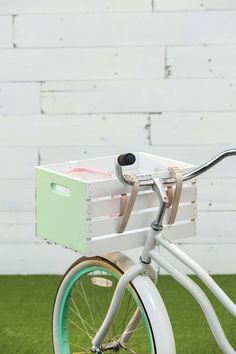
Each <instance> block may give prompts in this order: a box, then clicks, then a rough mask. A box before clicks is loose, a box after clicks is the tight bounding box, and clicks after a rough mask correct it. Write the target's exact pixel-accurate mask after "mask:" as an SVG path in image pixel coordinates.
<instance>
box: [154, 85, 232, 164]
mask: <svg viewBox="0 0 236 354" xmlns="http://www.w3.org/2000/svg"><path fill="white" fill-rule="evenodd" d="M216 81H218V80H212V81H211V83H212V85H214V83H215V85H216V86H217V82H216ZM203 85H204V83H203ZM199 89H200V87H199ZM201 90H202V92H203V91H204V87H202V89H201ZM212 90H213V87H212ZM199 95H200V96H201V94H200V93H199ZM206 95H207V93H206ZM209 96H210V93H209V95H208V98H210V97H209ZM216 97H217V95H216V96H215V99H217V98H216ZM192 98H193V96H192ZM208 98H207V99H208ZM210 99H211V98H210ZM212 99H213V96H212ZM227 99H229V101H231V99H230V95H229V96H228V98H227ZM196 101H198V99H196ZM231 102H233V101H231ZM199 103H200V102H199ZM208 103H209V104H210V102H208ZM212 103H213V102H212ZM200 104H201V103H200ZM215 106H217V102H216V103H215ZM216 109H217V108H216ZM176 122H178V124H176ZM160 127H161V129H162V131H163V132H166V134H157V132H158V131H159V129H160ZM170 127H172V129H170ZM235 129H236V114H235V112H232V113H231V112H215V113H214V112H205V113H204V112H199V113H176V112H175V113H163V114H154V115H152V116H151V143H152V144H153V145H159V144H160V145H162V144H164V145H168V144H169V145H179V144H184V145H200V144H201V145H212V144H214V145H216V144H218V145H230V144H231V146H234V144H235V133H234V132H235ZM216 131H217V132H220V133H219V134H216ZM167 132H168V134H167ZM196 132H197V133H196ZM202 158H203V159H204V156H202ZM203 162H204V161H203Z"/></svg>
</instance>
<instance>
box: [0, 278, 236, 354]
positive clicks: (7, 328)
mask: <svg viewBox="0 0 236 354" xmlns="http://www.w3.org/2000/svg"><path fill="white" fill-rule="evenodd" d="M192 278H193V279H194V280H196V278H195V277H192ZM60 279H61V277H59V276H0V354H52V353H53V350H52V345H51V313H52V306H53V301H54V295H55V292H56V289H57V286H58V284H59V282H60ZM214 279H215V280H216V281H217V283H218V284H219V285H220V286H221V287H222V288H223V289H224V290H225V291H226V293H227V294H228V295H229V296H230V297H231V299H232V300H233V301H234V302H236V275H218V276H214ZM197 282H198V284H200V282H199V281H197ZM201 286H202V285H201ZM158 288H159V290H160V292H161V295H162V296H163V299H164V301H165V304H166V306H167V309H168V312H169V315H170V318H171V322H172V325H173V329H174V334H175V340H176V347H177V353H178V354H220V353H221V351H220V350H219V349H218V347H217V345H216V344H215V341H214V339H213V337H212V334H211V332H210V330H209V328H208V325H207V322H206V320H205V318H204V316H203V314H202V312H201V310H200V308H199V306H198V304H197V303H196V301H195V300H194V299H193V298H192V297H191V296H190V295H189V294H188V293H187V292H186V291H185V290H184V289H183V288H182V287H181V286H180V285H179V284H177V283H176V282H175V281H174V280H173V279H171V278H170V277H169V276H160V277H159V281H158ZM204 289H205V288H204ZM207 293H208V294H209V292H208V291H207ZM209 295H210V296H209V298H210V299H211V300H212V303H213V304H214V306H215V309H216V311H217V314H218V316H219V318H220V320H221V322H222V325H223V328H224V330H225V333H226V335H227V337H228V339H229V340H230V342H231V344H232V345H233V346H234V348H235V349H236V320H235V318H233V316H231V315H230V314H229V313H228V312H227V311H226V310H225V309H224V308H223V306H222V305H221V304H219V302H218V301H217V300H216V299H215V298H214V297H213V296H211V294H209ZM141 354H145V353H141Z"/></svg>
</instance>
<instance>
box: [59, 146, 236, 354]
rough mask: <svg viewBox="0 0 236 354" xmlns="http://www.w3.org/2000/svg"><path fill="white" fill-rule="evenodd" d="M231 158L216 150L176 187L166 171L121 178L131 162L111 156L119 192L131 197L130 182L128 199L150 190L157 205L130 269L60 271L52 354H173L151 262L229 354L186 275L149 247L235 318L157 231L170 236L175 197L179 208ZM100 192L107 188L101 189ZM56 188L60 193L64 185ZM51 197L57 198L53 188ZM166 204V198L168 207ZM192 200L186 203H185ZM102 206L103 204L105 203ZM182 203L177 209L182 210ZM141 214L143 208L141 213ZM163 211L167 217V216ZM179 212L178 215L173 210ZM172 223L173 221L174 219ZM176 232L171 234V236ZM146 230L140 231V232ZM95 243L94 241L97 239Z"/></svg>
mask: <svg viewBox="0 0 236 354" xmlns="http://www.w3.org/2000/svg"><path fill="white" fill-rule="evenodd" d="M232 155H236V149H235V150H234V149H232V150H227V151H224V152H223V153H221V154H220V155H218V156H216V157H215V158H213V159H212V160H210V161H209V162H207V163H206V164H204V165H202V166H200V167H199V168H195V169H191V171H188V172H186V173H184V174H182V177H181V181H180V180H179V178H180V176H179V175H178V171H177V172H176V171H175V173H174V172H173V171H172V173H169V172H168V173H167V172H166V174H164V175H163V173H162V176H161V177H158V176H156V175H155V173H152V174H142V175H141V174H139V175H135V176H134V175H133V174H132V176H130V174H129V175H127V174H124V173H123V168H124V167H125V166H131V165H132V164H134V163H135V156H134V155H133V154H130V153H129V154H125V155H120V156H119V158H118V160H117V161H118V162H117V164H116V175H117V178H118V179H119V180H120V182H122V184H123V185H126V187H127V188H128V190H129V192H130V188H133V189H132V192H133V191H134V185H135V183H136V184H137V185H138V186H139V190H138V192H139V193H138V192H137V193H136V198H137V195H139V194H140V193H141V194H140V195H141V196H143V198H145V200H149V199H148V198H149V197H150V191H151V192H152V193H151V195H152V198H153V195H154V196H156V198H157V199H158V201H159V202H158V203H159V204H158V208H157V209H155V211H157V210H158V212H157V215H156V218H155V220H154V221H153V222H152V223H151V227H149V233H148V235H147V233H146V236H144V237H143V238H142V240H143V241H142V244H143V249H142V252H141V254H140V261H139V262H137V263H135V262H134V261H132V260H131V259H130V258H128V257H127V256H126V255H124V254H123V253H122V252H111V253H109V254H106V255H103V256H96V255H92V256H90V257H87V256H86V257H82V258H80V259H79V260H78V261H76V262H75V263H74V264H73V265H72V266H71V267H70V268H69V269H68V271H67V272H66V274H65V275H64V277H63V280H62V282H61V284H60V286H59V289H58V292H57V295H56V299H55V304H54V310H53V345H54V351H55V354H82V353H84V354H85V353H96V354H103V353H114V352H117V353H133V354H135V353H139V354H144V353H145V354H148V353H152V354H175V353H176V349H175V341H174V336H173V331H172V327H171V323H170V320H169V317H168V314H167V311H166V308H165V305H164V303H163V300H162V298H161V296H160V294H159V292H158V289H157V287H156V281H157V271H156V268H155V267H153V266H152V263H153V261H154V263H155V264H156V263H157V264H158V265H159V266H160V267H162V268H163V269H164V270H165V271H166V272H167V273H168V274H170V275H171V276H172V277H173V278H174V279H175V280H177V281H178V282H179V283H180V284H181V285H182V286H183V287H184V288H185V289H187V290H188V291H189V292H190V293H191V294H192V295H193V296H194V298H195V299H196V300H197V301H198V303H199V305H200V306H201V308H202V311H203V312H204V315H205V316H206V319H207V321H208V324H209V326H210V328H211V331H212V333H213V335H214V337H215V340H216V342H217V343H218V345H219V347H220V349H221V351H222V352H223V353H225V354H233V353H236V352H235V350H234V349H233V348H232V346H231V345H230V344H229V342H228V340H227V338H226V336H225V334H224V332H223V330H222V327H221V325H220V322H219V320H218V318H217V316H216V313H215V311H214V309H213V307H212V305H211V303H210V301H209V300H208V298H207V296H206V295H205V293H204V292H203V290H201V288H200V287H199V286H198V285H197V284H196V283H195V282H194V281H193V280H191V279H190V278H189V277H188V276H187V275H185V274H182V273H180V272H179V271H177V270H176V269H175V268H174V267H173V266H172V265H171V264H169V262H167V261H166V259H164V258H163V256H162V255H161V254H160V252H159V247H156V246H157V245H158V246H160V247H163V248H165V249H166V250H167V251H168V252H170V253H171V254H172V255H173V256H174V257H176V258H178V259H179V260H180V261H181V262H183V263H184V264H185V265H186V266H187V267H188V268H189V269H191V271H192V272H193V273H195V274H196V275H197V276H198V277H199V278H200V279H201V280H202V281H203V282H204V283H205V285H206V286H207V287H208V288H209V289H210V290H211V292H212V293H213V294H214V295H215V296H216V297H217V298H218V300H219V301H220V302H221V303H222V304H223V306H224V307H225V308H226V309H227V310H228V311H229V312H230V313H231V314H232V315H234V316H236V305H235V304H234V303H233V302H232V301H231V300H230V299H229V297H228V296H227V295H226V294H225V293H224V291H223V290H222V289H221V288H220V287H219V286H218V285H217V284H216V283H215V282H214V280H213V279H212V278H211V277H210V276H209V275H208V274H207V273H206V272H205V271H204V270H203V269H202V268H201V267H200V265H198V264H197V263H196V262H195V261H193V260H192V259H191V258H190V257H189V256H187V255H186V254H185V253H184V252H183V251H182V250H180V249H179V248H178V247H177V246H176V245H175V244H173V243H172V242H170V240H169V239H168V238H167V236H168V233H167V234H165V232H164V231H165V229H167V230H172V229H173V228H172V229H171V225H166V224H168V223H167V221H166V220H169V218H170V216H171V215H170V214H171V209H172V213H173V212H174V213H175V214H176V213H177V209H178V206H179V205H180V202H181V198H183V201H185V202H186V200H185V199H184V198H187V197H186V196H185V197H184V195H188V196H189V193H190V194H191V193H192V192H193V190H190V189H192V188H195V187H194V183H192V181H193V180H195V179H196V177H197V176H198V175H200V174H202V173H203V172H205V171H207V170H208V169H209V168H211V167H213V166H214V165H215V164H217V163H218V162H219V161H221V160H222V159H224V158H225V157H227V156H232ZM86 171H87V170H86ZM90 172H91V171H90ZM182 182H184V183H183V186H184V185H185V183H187V184H188V183H191V184H189V185H188V187H186V188H188V189H189V191H188V193H187V192H186V191H185V190H184V188H182ZM57 183H59V182H57ZM60 183H62V182H60ZM107 183H108V182H107ZM62 186H63V185H62ZM62 186H61V188H62ZM107 186H108V187H109V185H108V184H107ZM121 186H122V185H121ZM171 186H172V190H171V188H170V187H171ZM54 187H55V186H54ZM190 187H191V188H190ZM64 188H66V187H65V186H64ZM181 191H182V193H181ZM59 192H60V193H61V192H63V191H62V190H60V189H59ZM64 192H65V191H64ZM132 192H131V195H130V198H129V202H128V204H127V200H126V205H125V208H124V209H125V212H124V215H123V221H124V218H125V214H126V221H125V222H124V223H125V226H124V225H123V226H124V227H123V228H125V227H126V225H127V224H129V222H128V220H129V218H130V215H131V214H132V208H133V205H134V199H135V198H134V195H132ZM186 193H187V194H186ZM178 194H179V196H178ZM181 195H182V197H181ZM122 196H124V194H122ZM148 196H149V197H148ZM126 197H127V196H125V198H126ZM188 198H189V197H188ZM98 199H99V198H98ZM170 199H172V201H171V203H170ZM175 199H176V200H175ZM192 199H193V196H192V197H191V198H190V201H191V200H192ZM140 200H141V199H140ZM140 200H138V201H137V200H136V202H137V203H141V202H140ZM143 200H144V199H143ZM112 202H114V200H112ZM119 202H120V200H119ZM121 202H122V200H121ZM107 203H108V201H107ZM109 203H111V200H110V199H109ZM142 203H143V201H142ZM170 204H172V205H170ZM185 204H186V203H183V208H184V205H185ZM193 205H194V203H192V202H191V203H189V204H188V207H189V208H193ZM145 208H146V209H147V206H145ZM129 209H130V210H129ZM146 209H145V210H146ZM168 209H170V210H169V211H168ZM173 209H176V210H175V211H174V210H173ZM179 212H180V214H181V213H183V211H181V209H179ZM168 213H169V214H168ZM167 214H168V217H167V216H166V215H167ZM127 215H128V216H127ZM135 215H136V218H137V217H139V213H136V214H135ZM152 215H153V214H152ZM133 217H134V216H133ZM172 217H173V215H172ZM180 217H181V216H180ZM120 218H121V217H120ZM120 218H119V219H120ZM175 218H176V215H174V219H175ZM194 221H195V220H193V218H192V217H191V220H189V222H188V223H187V222H186V225H187V227H188V232H189V224H191V222H194ZM131 222H132V221H131ZM133 223H134V221H133ZM177 224H178V222H177V223H176V225H177ZM183 224H184V222H183V221H180V222H179V227H183ZM172 225H175V221H174V222H172ZM186 225H185V226H186ZM177 226H178V225H177ZM179 230H180V229H178V228H177V231H176V232H179ZM146 231H147V228H145V232H146ZM140 232H141V231H140ZM145 232H144V233H145ZM171 232H172V231H171ZM129 235H130V237H131V239H132V237H133V236H132V229H131V231H129V230H128V231H127V232H126V235H125V237H126V239H127V238H128V237H129ZM140 235H141V233H140ZM119 237H121V241H122V242H124V243H125V242H126V241H124V240H126V239H124V238H122V237H123V234H122V233H117V234H116V236H113V240H114V241H113V242H114V243H116V239H117V238H119ZM135 237H138V236H137V232H136V234H135V236H134V237H133V239H134V238H135ZM180 237H181V236H180ZM173 239H174V237H173ZM94 240H95V238H94ZM110 240H112V238H111V237H108V238H107V239H106V242H107V243H109V242H110ZM94 242H95V241H94ZM100 242H102V241H101V240H100ZM135 242H136V241H135ZM59 243H60V242H59ZM137 245H140V244H136V246H137ZM109 247H110V248H111V247H112V246H109ZM115 247H116V244H115V245H114V248H115ZM72 248H75V247H72ZM126 248H128V247H127V245H126V244H125V245H124V249H126ZM129 248H131V246H130V247H129Z"/></svg>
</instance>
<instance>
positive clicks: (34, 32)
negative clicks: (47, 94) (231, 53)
mask: <svg viewBox="0 0 236 354" xmlns="http://www.w3.org/2000/svg"><path fill="white" fill-rule="evenodd" d="M235 20H236V14H235V12H234V11H213V12H210V11H206V12H190V13H188V12H186V13H184V12H177V13H171V12H170V13H168V14H167V13H158V12H156V13H149V14H148V13H143V14H109V16H107V15H106V14H99V15H54V16H52V15H51V16H50V15H48V16H45V15H32V16H31V15H28V16H24V15H20V16H17V17H16V19H15V26H14V38H15V43H16V45H17V46H19V47H34V48H39V47H72V46H73V47H79V46H83V47H85V46H86V47H88V46H96V47H97V46H141V45H145V46H146V45H147V46H151V45H153V46H154V45H175V44H176V45H191V44H192V45H196V44H207V43H209V44H221V43H224V44H227V43H230V44H231V43H235V40H236V33H235ZM199 23H201V26H199ZM219 23H224V24H226V25H225V26H219ZM29 28H30V31H29ZM121 28H122V30H121ZM94 29H96V30H94ZM124 33H125V35H124Z"/></svg>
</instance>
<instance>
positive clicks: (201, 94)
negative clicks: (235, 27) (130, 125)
mask: <svg viewBox="0 0 236 354" xmlns="http://www.w3.org/2000/svg"><path fill="white" fill-rule="evenodd" d="M235 96H236V80H235V79H232V80H223V79H215V80H194V79H193V80H150V81H146V80H145V81H141V80H140V81H110V82H105V81H104V82H77V83H71V82H67V83H52V84H50V83H49V84H47V83H46V84H44V85H43V92H42V107H43V111H44V112H45V113H48V114H70V113H87V112H90V113H101V112H107V113H108V112H110V113H114V112H117V113H122V112H123V113H125V112H126V113H127V112H130V113H132V112H140V113H143V112H162V111H167V112H176V111H181V112H184V111H188V112H189V111H191V112H204V111H235V109H236V102H235V99H234V98H235ZM216 123H217V121H216ZM178 127H180V125H178ZM162 131H164V129H163V130H162ZM172 131H173V132H174V129H172ZM193 131H194V130H193ZM157 132H159V130H156V134H155V135H156V139H159V138H160V139H161V138H162V139H166V134H160V133H159V134H158V133H157ZM175 136H176V137H178V135H177V134H175ZM195 136H197V135H196V134H195ZM214 136H216V135H214ZM221 136H222V137H223V135H221Z"/></svg>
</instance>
